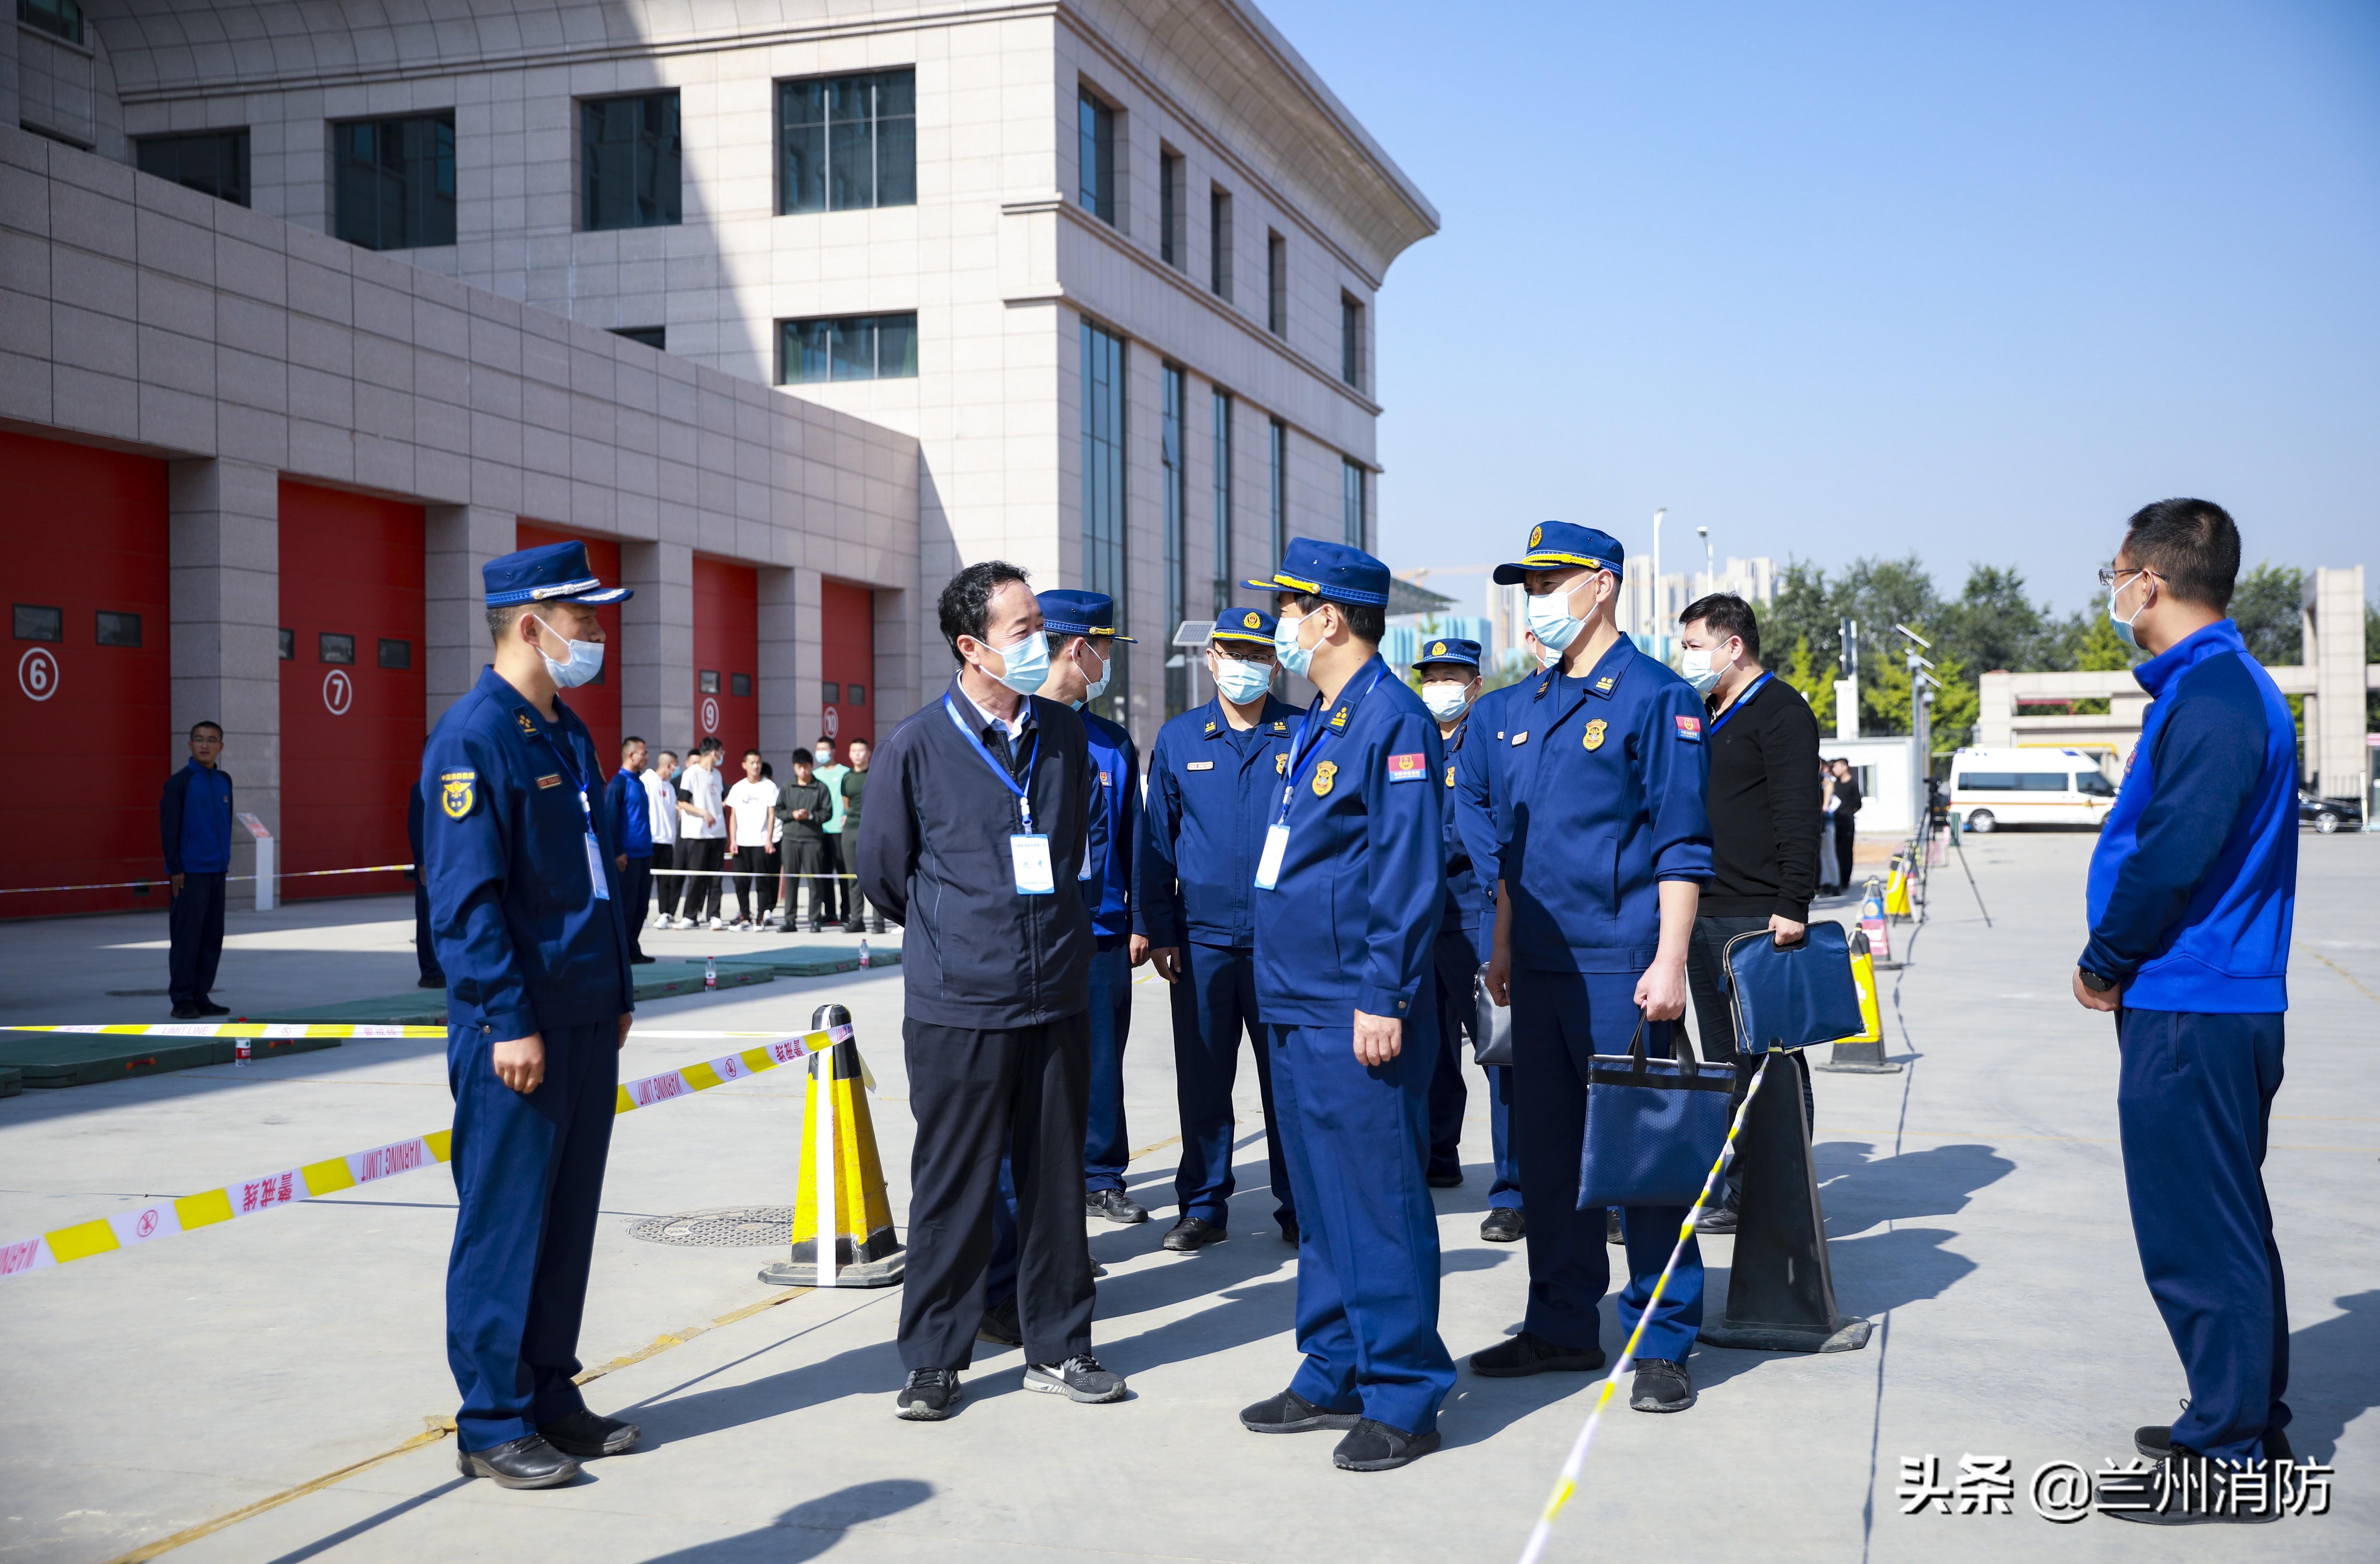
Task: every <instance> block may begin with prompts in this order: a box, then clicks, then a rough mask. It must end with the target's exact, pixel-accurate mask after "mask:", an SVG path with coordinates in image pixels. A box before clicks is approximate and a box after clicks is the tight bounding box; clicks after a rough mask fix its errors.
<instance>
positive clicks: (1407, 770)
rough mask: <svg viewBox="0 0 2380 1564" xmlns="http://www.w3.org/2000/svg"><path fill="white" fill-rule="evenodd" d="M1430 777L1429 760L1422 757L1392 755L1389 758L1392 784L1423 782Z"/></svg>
mask: <svg viewBox="0 0 2380 1564" xmlns="http://www.w3.org/2000/svg"><path fill="white" fill-rule="evenodd" d="M1428 776H1429V759H1428V758H1427V756H1422V755H1391V756H1390V757H1389V780H1390V782H1423V781H1427V779H1428Z"/></svg>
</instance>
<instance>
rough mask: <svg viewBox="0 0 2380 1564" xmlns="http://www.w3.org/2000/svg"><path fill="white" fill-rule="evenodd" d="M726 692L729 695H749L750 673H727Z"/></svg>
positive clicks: (750, 685)
mask: <svg viewBox="0 0 2380 1564" xmlns="http://www.w3.org/2000/svg"><path fill="white" fill-rule="evenodd" d="M727 693H728V694H729V695H735V696H745V697H749V696H750V695H751V693H752V675H751V674H749V673H730V674H728V675H727Z"/></svg>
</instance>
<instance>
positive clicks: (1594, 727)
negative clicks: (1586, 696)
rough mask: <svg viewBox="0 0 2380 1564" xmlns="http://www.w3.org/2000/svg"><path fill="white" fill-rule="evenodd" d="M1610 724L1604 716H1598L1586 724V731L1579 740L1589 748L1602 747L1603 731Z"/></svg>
mask: <svg viewBox="0 0 2380 1564" xmlns="http://www.w3.org/2000/svg"><path fill="white" fill-rule="evenodd" d="M1608 726H1609V723H1607V722H1605V721H1604V720H1603V719H1602V718H1600V717H1597V719H1596V720H1595V721H1592V722H1589V723H1588V724H1587V725H1586V732H1585V734H1581V735H1580V736H1579V742H1580V743H1582V744H1584V745H1585V746H1586V747H1587V748H1589V749H1601V748H1602V747H1603V731H1604V729H1605V728H1606V727H1608Z"/></svg>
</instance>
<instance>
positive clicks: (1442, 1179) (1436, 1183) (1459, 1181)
mask: <svg viewBox="0 0 2380 1564" xmlns="http://www.w3.org/2000/svg"><path fill="white" fill-rule="evenodd" d="M1422 1182H1424V1183H1426V1184H1427V1185H1429V1187H1430V1188H1432V1189H1461V1188H1462V1187H1463V1170H1462V1169H1460V1168H1457V1169H1455V1170H1453V1171H1452V1172H1451V1173H1425V1174H1423V1175H1422Z"/></svg>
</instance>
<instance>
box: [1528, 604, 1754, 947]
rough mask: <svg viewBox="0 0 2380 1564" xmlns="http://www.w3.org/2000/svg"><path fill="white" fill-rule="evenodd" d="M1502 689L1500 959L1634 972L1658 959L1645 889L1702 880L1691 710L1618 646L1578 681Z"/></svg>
mask: <svg viewBox="0 0 2380 1564" xmlns="http://www.w3.org/2000/svg"><path fill="white" fill-rule="evenodd" d="M1512 687H1513V688H1514V690H1516V691H1517V692H1519V693H1518V694H1516V695H1515V696H1513V697H1512V698H1511V699H1510V700H1509V701H1507V702H1506V704H1505V705H1504V706H1503V707H1502V708H1501V709H1500V711H1501V716H1502V721H1501V722H1500V726H1501V727H1502V728H1503V729H1504V735H1505V736H1504V739H1503V746H1504V754H1503V755H1502V756H1501V757H1500V760H1499V763H1498V768H1497V769H1498V770H1499V771H1500V773H1501V774H1502V776H1503V777H1504V778H1505V779H1507V780H1508V781H1509V782H1510V791H1511V794H1512V806H1511V807H1512V827H1511V832H1510V834H1509V836H1508V837H1507V838H1506V841H1505V846H1504V851H1503V855H1502V860H1501V870H1502V874H1503V878H1504V890H1505V894H1506V895H1507V896H1509V897H1510V898H1511V899H1512V960H1513V962H1514V963H1515V964H1518V965H1521V966H1525V967H1527V968H1529V969H1530V970H1532V971H1536V972H1641V971H1643V970H1644V969H1645V967H1647V966H1649V965H1651V964H1652V961H1653V957H1654V955H1655V953H1656V952H1658V949H1659V948H1660V940H1661V903H1660V891H1659V882H1660V881H1662V880H1665V879H1690V880H1694V881H1697V882H1699V881H1702V880H1706V879H1709V878H1710V872H1711V836H1710V818H1709V815H1708V814H1707V812H1706V810H1705V808H1704V806H1703V778H1704V772H1705V770H1706V765H1705V762H1704V758H1703V723H1704V721H1705V720H1706V715H1707V714H1706V712H1705V711H1704V710H1703V703H1702V700H1701V698H1700V697H1697V696H1696V695H1695V694H1694V686H1693V685H1689V684H1687V683H1686V682H1685V681H1684V680H1683V679H1681V678H1679V677H1678V676H1677V675H1676V674H1675V673H1671V672H1670V670H1669V669H1667V668H1665V667H1663V666H1662V665H1661V664H1660V663H1658V662H1656V661H1653V660H1652V659H1651V658H1649V657H1645V656H1643V655H1641V654H1640V653H1639V652H1638V651H1637V650H1636V649H1635V647H1634V646H1633V645H1632V644H1631V643H1630V642H1629V641H1628V640H1627V638H1626V637H1621V639H1620V640H1618V641H1615V642H1614V643H1612V646H1611V649H1609V650H1608V651H1606V652H1605V653H1604V654H1603V656H1602V657H1601V658H1599V659H1597V661H1596V663H1595V666H1594V667H1592V668H1590V669H1588V670H1587V672H1586V674H1585V677H1584V678H1571V677H1568V676H1566V675H1563V674H1560V673H1554V672H1553V671H1551V670H1548V671H1547V672H1545V673H1540V674H1539V675H1537V677H1536V678H1535V679H1532V680H1529V681H1528V682H1527V683H1525V684H1521V685H1514V686H1512Z"/></svg>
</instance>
